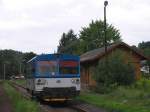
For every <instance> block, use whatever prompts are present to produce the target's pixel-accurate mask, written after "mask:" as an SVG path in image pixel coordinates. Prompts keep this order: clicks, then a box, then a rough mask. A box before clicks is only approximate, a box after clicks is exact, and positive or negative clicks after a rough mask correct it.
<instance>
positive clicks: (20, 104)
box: [4, 82, 40, 112]
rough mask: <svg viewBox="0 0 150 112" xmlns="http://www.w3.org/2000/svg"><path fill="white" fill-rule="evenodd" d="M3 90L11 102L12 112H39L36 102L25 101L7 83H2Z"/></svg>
mask: <svg viewBox="0 0 150 112" xmlns="http://www.w3.org/2000/svg"><path fill="white" fill-rule="evenodd" d="M4 89H5V91H6V93H7V95H8V96H9V98H10V99H11V101H12V105H13V107H14V112H40V109H39V107H38V104H37V102H34V101H31V100H27V99H25V98H24V97H23V96H22V95H21V94H20V93H19V92H17V91H16V90H15V89H14V88H13V87H11V86H10V85H9V84H8V83H7V82H5V83H4Z"/></svg>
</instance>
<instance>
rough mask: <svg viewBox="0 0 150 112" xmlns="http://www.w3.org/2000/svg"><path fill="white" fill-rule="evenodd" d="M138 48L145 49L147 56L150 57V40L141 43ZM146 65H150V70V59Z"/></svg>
mask: <svg viewBox="0 0 150 112" xmlns="http://www.w3.org/2000/svg"><path fill="white" fill-rule="evenodd" d="M138 48H139V49H141V50H142V51H143V53H144V55H145V56H147V57H149V58H150V41H147V42H142V43H139V44H138ZM146 65H148V66H149V70H150V60H148V61H147V62H146ZM149 72H150V71H149Z"/></svg>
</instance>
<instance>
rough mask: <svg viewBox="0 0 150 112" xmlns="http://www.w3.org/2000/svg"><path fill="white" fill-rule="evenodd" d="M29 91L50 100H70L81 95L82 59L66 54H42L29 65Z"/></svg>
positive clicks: (30, 61) (29, 62)
mask: <svg viewBox="0 0 150 112" xmlns="http://www.w3.org/2000/svg"><path fill="white" fill-rule="evenodd" d="M27 72H28V73H27V81H26V82H27V83H26V84H27V85H26V86H27V90H28V91H29V92H31V93H32V95H34V96H37V97H40V98H44V99H50V100H53V99H54V100H56V99H57V100H62V99H65V100H67V99H70V98H72V97H75V96H77V95H79V93H80V59H79V57H78V56H73V55H65V54H42V55H38V56H36V57H34V58H32V59H31V60H29V61H28V63H27Z"/></svg>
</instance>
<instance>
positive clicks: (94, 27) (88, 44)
mask: <svg viewBox="0 0 150 112" xmlns="http://www.w3.org/2000/svg"><path fill="white" fill-rule="evenodd" d="M106 28H107V29H106V32H107V33H106V38H107V45H109V44H111V43H113V42H116V41H121V39H120V38H121V36H120V33H119V30H117V29H116V28H115V27H114V26H112V25H109V24H107V27H106ZM80 40H81V43H82V47H83V51H82V52H86V51H89V50H93V49H95V48H99V47H103V46H104V22H103V21H101V20H100V21H92V22H91V23H90V24H89V26H88V27H83V28H82V30H81V31H80Z"/></svg>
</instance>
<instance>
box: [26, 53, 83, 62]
mask: <svg viewBox="0 0 150 112" xmlns="http://www.w3.org/2000/svg"><path fill="white" fill-rule="evenodd" d="M56 58H59V59H68V60H69V59H73V60H80V57H79V56H75V55H70V54H41V55H37V56H35V57H33V58H32V59H31V60H29V61H28V62H27V63H32V62H35V61H42V60H53V59H56Z"/></svg>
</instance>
